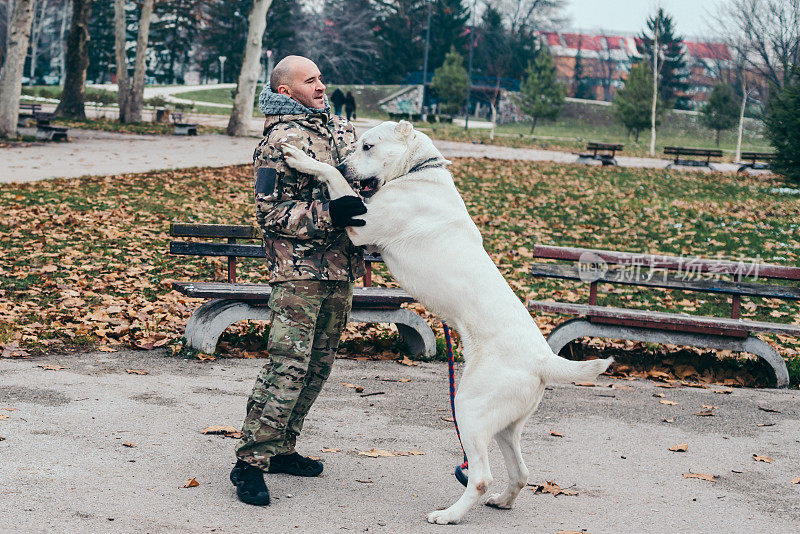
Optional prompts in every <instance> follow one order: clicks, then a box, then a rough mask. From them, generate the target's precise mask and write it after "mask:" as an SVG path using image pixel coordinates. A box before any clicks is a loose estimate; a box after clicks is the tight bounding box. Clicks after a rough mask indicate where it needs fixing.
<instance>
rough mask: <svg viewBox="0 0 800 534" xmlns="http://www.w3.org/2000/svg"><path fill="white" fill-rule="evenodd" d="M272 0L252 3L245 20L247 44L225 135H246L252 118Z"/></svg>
mask: <svg viewBox="0 0 800 534" xmlns="http://www.w3.org/2000/svg"><path fill="white" fill-rule="evenodd" d="M270 4H272V0H254V2H253V6H252V8H251V9H250V16H249V17H248V20H247V41H246V42H245V47H244V59H243V60H242V70H241V71H240V73H239V83H238V84H237V85H236V96H235V97H234V99H233V110H231V118H230V120H229V121H228V129H227V133H228V135H247V127H248V124H249V122H250V119H251V118H252V117H253V100H254V99H255V93H256V83H257V82H258V75H259V73H260V72H261V41H262V39H263V38H264V30H265V29H266V27H267V11H269V6H270Z"/></svg>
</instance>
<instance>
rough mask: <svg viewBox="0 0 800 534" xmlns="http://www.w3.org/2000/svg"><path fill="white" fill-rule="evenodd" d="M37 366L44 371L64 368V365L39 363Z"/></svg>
mask: <svg viewBox="0 0 800 534" xmlns="http://www.w3.org/2000/svg"><path fill="white" fill-rule="evenodd" d="M39 367H41V368H42V369H44V370H45V371H60V370H61V369H66V367H62V366H60V365H40V366H39Z"/></svg>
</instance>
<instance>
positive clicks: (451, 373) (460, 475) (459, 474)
mask: <svg viewBox="0 0 800 534" xmlns="http://www.w3.org/2000/svg"><path fill="white" fill-rule="evenodd" d="M442 326H443V327H444V340H445V342H446V346H447V372H448V377H449V379H450V411H451V412H453V425H455V427H456V435H457V436H458V444H459V445H461V452H462V454H464V462H463V463H462V464H461V465H459V466H458V467H456V470H455V476H456V479H457V480H458V481H459V482H460V483H461V484H462V485H463V486H466V485H467V475H466V474H464V469H469V463H468V462H467V453H465V452H464V444H463V443H461V432H459V431H458V421H457V420H456V371H455V357H454V356H453V342H452V341H451V340H450V328H449V327H448V326H447V323H445V322H444V321H442Z"/></svg>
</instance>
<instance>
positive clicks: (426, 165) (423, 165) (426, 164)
mask: <svg viewBox="0 0 800 534" xmlns="http://www.w3.org/2000/svg"><path fill="white" fill-rule="evenodd" d="M434 162H437V164H436V165H430V163H434ZM436 167H444V164H443V163H442V162H441V160H440V159H439V158H429V159H426V160H425V161H423V162H422V163H417V164H416V165H414V166H413V167H411V170H410V171H408V174H411V173H412V172H417V171H421V170H423V169H433V168H436Z"/></svg>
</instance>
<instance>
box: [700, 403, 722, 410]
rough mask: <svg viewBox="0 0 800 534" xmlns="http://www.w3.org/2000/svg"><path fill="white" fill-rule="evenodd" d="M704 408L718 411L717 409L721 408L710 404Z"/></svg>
mask: <svg viewBox="0 0 800 534" xmlns="http://www.w3.org/2000/svg"><path fill="white" fill-rule="evenodd" d="M703 408H705V409H706V410H716V409H717V408H719V406H711V405H710V404H704V405H703Z"/></svg>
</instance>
